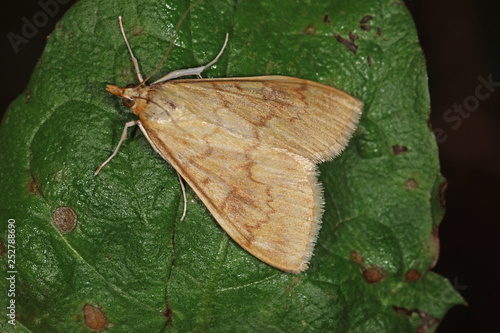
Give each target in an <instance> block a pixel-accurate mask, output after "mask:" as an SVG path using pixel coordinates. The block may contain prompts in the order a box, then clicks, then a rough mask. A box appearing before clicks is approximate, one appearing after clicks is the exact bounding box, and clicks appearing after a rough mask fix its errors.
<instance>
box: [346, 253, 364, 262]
mask: <svg viewBox="0 0 500 333" xmlns="http://www.w3.org/2000/svg"><path fill="white" fill-rule="evenodd" d="M349 256H350V257H351V261H352V262H354V263H356V264H358V265H361V264H362V263H363V260H364V258H363V254H362V253H361V252H358V251H355V250H352V251H351V253H350V254H349Z"/></svg>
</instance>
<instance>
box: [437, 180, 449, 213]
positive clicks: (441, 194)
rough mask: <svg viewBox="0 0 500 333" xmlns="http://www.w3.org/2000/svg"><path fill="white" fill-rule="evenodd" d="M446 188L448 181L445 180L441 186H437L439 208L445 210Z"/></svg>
mask: <svg viewBox="0 0 500 333" xmlns="http://www.w3.org/2000/svg"><path fill="white" fill-rule="evenodd" d="M447 188H448V181H447V180H446V179H445V180H444V181H443V182H442V183H441V184H439V192H438V197H439V203H440V205H441V208H443V209H446V189H447Z"/></svg>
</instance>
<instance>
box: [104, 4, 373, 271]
mask: <svg viewBox="0 0 500 333" xmlns="http://www.w3.org/2000/svg"><path fill="white" fill-rule="evenodd" d="M188 11H189V9H188ZM186 14H187V12H186V13H185V14H184V16H183V17H185V15H186ZM119 19H120V27H121V30H122V34H123V37H124V39H125V42H126V44H127V47H128V49H129V52H130V55H131V57H132V61H133V63H134V67H135V69H136V73H137V77H138V79H139V81H140V84H139V85H137V86H133V87H130V86H127V88H120V87H117V86H114V85H108V86H107V90H108V91H109V92H111V93H112V94H114V95H116V96H119V97H122V101H123V103H124V104H125V106H127V107H129V108H131V109H132V111H133V112H134V113H135V114H136V115H137V116H138V117H139V120H135V121H131V122H128V123H127V124H126V125H125V127H124V129H123V132H122V136H121V138H120V141H119V143H118V145H117V147H116V149H115V151H114V152H113V154H112V155H111V156H110V157H109V158H108V159H107V160H106V161H105V162H104V163H103V164H102V165H101V166H100V167H99V168H98V169H97V171H96V173H95V174H96V175H97V174H98V173H99V171H100V170H101V169H102V167H104V166H105V165H106V164H107V163H108V162H109V161H110V160H111V159H112V158H113V157H114V156H115V155H116V154H117V153H118V149H119V147H120V145H121V143H122V142H123V141H124V140H125V138H126V136H127V128H129V127H131V126H134V125H138V126H139V128H140V129H141V131H142V133H143V134H144V136H145V137H146V139H147V140H148V142H149V143H150V144H151V146H152V147H153V148H154V150H155V151H156V152H157V153H158V154H160V155H161V156H162V157H163V158H164V159H165V160H166V161H168V162H169V163H170V164H171V165H172V166H173V167H174V168H175V170H176V171H177V173H178V174H179V175H180V177H182V178H183V179H184V180H185V181H186V182H187V183H188V184H189V186H190V187H191V188H192V189H193V190H194V192H195V193H196V194H197V195H198V197H199V198H200V199H201V201H202V202H203V203H204V204H205V206H206V207H207V208H208V210H209V211H210V213H211V214H212V215H213V217H214V218H215V219H216V220H217V222H218V223H219V224H220V226H221V227H222V228H223V229H224V230H225V231H226V232H227V233H228V234H229V236H231V238H232V239H233V240H234V241H236V242H237V243H238V244H239V245H240V246H241V247H243V248H244V249H245V250H247V251H248V252H250V253H251V254H252V255H254V256H255V257H257V258H259V259H260V260H262V261H263V262H266V263H268V264H269V265H271V266H274V267H276V268H279V269H281V270H283V271H287V272H292V273H299V272H301V271H304V270H305V269H307V266H308V263H309V260H310V258H311V256H312V253H313V249H314V245H315V242H316V238H317V235H318V231H319V229H320V224H321V216H322V214H323V204H324V200H323V194H322V187H321V184H320V183H319V182H318V179H317V177H318V170H317V167H316V164H317V163H320V162H324V161H328V160H331V159H333V158H334V157H335V156H337V155H338V154H339V153H340V152H341V151H342V150H343V149H344V148H345V146H346V145H347V142H348V141H349V138H350V137H351V135H352V133H353V132H354V130H355V128H356V126H357V123H358V120H359V117H360V115H361V109H362V107H363V104H362V102H361V101H360V100H358V99H357V98H355V97H353V96H351V95H349V94H347V93H345V92H343V91H341V90H339V89H336V88H333V87H330V86H326V85H322V84H319V83H316V82H312V81H308V80H303V79H299V78H294V77H287V76H256V77H238V78H222V79H220V78H219V79H202V78H201V73H202V72H203V71H204V70H205V69H207V68H209V67H210V66H212V65H213V64H214V63H215V62H217V60H218V59H219V57H220V56H221V55H222V53H223V51H224V48H225V47H226V44H227V41H228V36H227V35H226V40H225V42H224V45H223V47H222V49H221V51H220V52H219V54H218V55H217V56H216V57H215V59H214V60H212V61H211V62H210V63H208V64H207V65H205V66H201V67H197V68H190V69H183V70H177V71H174V72H172V73H170V74H168V75H166V76H164V77H163V78H161V79H159V80H157V81H156V82H154V83H152V84H151V85H150V86H146V85H145V82H146V81H147V80H148V79H149V77H151V75H150V76H149V77H148V78H146V79H145V80H144V79H143V78H142V75H141V74H140V71H139V66H138V62H137V59H136V58H135V57H134V55H133V52H132V49H131V48H130V45H129V43H128V41H127V38H126V36H125V32H124V30H123V26H122V23H121V17H120V18H119ZM181 21H182V19H181ZM179 25H180V22H179V24H178V25H177V28H178V27H179ZM174 37H175V33H174ZM174 37H172V41H173V38H174ZM171 45H172V43H171ZM171 45H170V47H171ZM170 47H169V50H170ZM167 53H168V51H167ZM165 56H166V55H165ZM164 59H165V57H164ZM160 65H161V63H160ZM160 65H158V67H159V66H160ZM158 67H157V68H158ZM193 75H196V76H198V77H200V78H198V79H177V78H179V77H183V76H193ZM173 79H177V80H173ZM181 186H183V185H182V180H181ZM183 189H184V188H183ZM185 207H186V202H185V203H184V208H185ZM181 220H182V218H181Z"/></svg>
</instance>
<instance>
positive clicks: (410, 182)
mask: <svg viewBox="0 0 500 333" xmlns="http://www.w3.org/2000/svg"><path fill="white" fill-rule="evenodd" d="M406 187H407V188H409V189H410V190H415V189H417V188H418V183H417V181H416V180H415V179H413V178H410V179H408V180H407V181H406Z"/></svg>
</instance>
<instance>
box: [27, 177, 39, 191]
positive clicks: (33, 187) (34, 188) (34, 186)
mask: <svg viewBox="0 0 500 333" xmlns="http://www.w3.org/2000/svg"><path fill="white" fill-rule="evenodd" d="M28 192H29V193H31V194H42V191H41V190H40V188H39V187H38V185H37V184H36V181H35V180H34V179H31V181H30V182H29V183H28Z"/></svg>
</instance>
